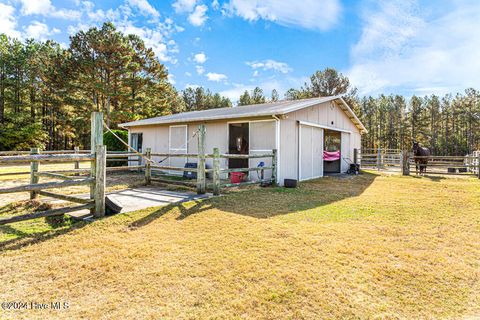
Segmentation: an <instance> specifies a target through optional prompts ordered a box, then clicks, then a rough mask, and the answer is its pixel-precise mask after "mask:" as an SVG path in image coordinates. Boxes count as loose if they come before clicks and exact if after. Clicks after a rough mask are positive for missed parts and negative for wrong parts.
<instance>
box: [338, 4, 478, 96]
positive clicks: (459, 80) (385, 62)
mask: <svg viewBox="0 0 480 320" xmlns="http://www.w3.org/2000/svg"><path fill="white" fill-rule="evenodd" d="M452 6H453V7H448V6H446V7H444V8H443V9H442V10H443V13H440V14H439V13H438V11H437V12H436V14H435V15H433V14H432V15H430V16H427V15H425V14H424V12H434V10H426V8H422V10H418V7H417V3H416V2H415V1H400V0H399V1H395V2H388V3H386V2H378V4H377V6H376V7H375V8H374V9H372V10H371V11H368V12H365V13H364V15H363V20H364V26H363V32H362V36H361V38H360V40H359V41H358V42H357V43H356V44H355V46H353V47H352V51H351V62H352V65H351V67H350V69H349V70H347V75H348V76H349V78H350V80H351V81H352V83H353V85H355V86H357V87H358V88H359V89H360V93H362V94H375V93H379V92H385V91H387V90H391V91H398V90H403V91H410V92H412V91H413V92H422V93H423V94H428V93H438V94H441V93H446V92H455V91H463V89H465V88H466V87H471V86H474V87H478V86H479V85H480V80H479V77H478V75H479V74H480V59H478V52H480V37H479V36H478V35H479V34H480V24H479V23H478V21H479V20H480V6H478V3H476V2H475V1H473V2H471V1H468V0H464V1H457V2H455V3H454V4H452Z"/></svg>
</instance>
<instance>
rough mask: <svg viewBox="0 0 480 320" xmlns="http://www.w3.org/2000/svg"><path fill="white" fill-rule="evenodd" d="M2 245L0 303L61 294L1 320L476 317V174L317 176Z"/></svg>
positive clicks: (479, 271) (479, 217)
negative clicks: (49, 306)
mask: <svg viewBox="0 0 480 320" xmlns="http://www.w3.org/2000/svg"><path fill="white" fill-rule="evenodd" d="M15 228H16V225H15V224H12V225H9V226H8V227H0V233H4V234H11V233H14V232H15ZM0 237H1V234H0ZM0 250H1V251H0V283H2V290H1V291H0V300H1V301H2V302H4V301H35V302H43V303H50V302H52V301H61V302H68V303H69V308H68V309H66V310H60V311H53V310H47V311H45V310H43V311H41V310H20V311H5V310H1V311H0V312H1V314H0V318H2V319H4V318H6V319H8V318H11V319H21V318H38V319H39V318H48V317H56V318H80V317H84V318H90V319H91V318H114V319H143V318H150V319H159V318H172V319H178V318H180V319H188V318H191V319H197V318H201V319H203V318H228V319H232V318H249V319H259V318H260V319H279V318H293V319H303V318H305V319H322V318H323V319H325V318H362V319H363V318H389V319H391V318H404V319H412V318H468V317H471V318H474V317H479V316H480V181H479V180H478V179H473V178H472V179H465V178H463V179H452V178H448V179H442V178H428V177H423V178H416V177H401V176H396V175H376V174H368V173H367V174H363V175H360V176H357V177H346V178H323V179H319V180H316V181H312V182H308V183H302V184H301V186H300V188H298V189H283V188H266V189H249V190H245V191H241V192H232V193H229V194H227V195H225V196H222V197H218V198H215V199H210V200H205V201H203V202H188V203H184V204H181V205H171V206H168V207H163V208H151V209H148V210H142V211H137V212H133V213H129V214H125V215H118V216H114V217H109V218H105V219H103V220H100V221H96V222H93V223H88V224H87V223H83V222H81V223H75V224H70V225H68V224H67V225H65V224H62V225H60V226H59V227H58V228H53V229H52V230H51V231H48V232H44V233H38V234H36V235H32V234H28V232H25V234H23V235H21V234H20V235H16V236H15V237H14V238H12V237H10V238H9V239H7V237H4V240H3V242H2V241H1V240H0Z"/></svg>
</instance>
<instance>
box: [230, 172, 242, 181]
mask: <svg viewBox="0 0 480 320" xmlns="http://www.w3.org/2000/svg"><path fill="white" fill-rule="evenodd" d="M244 178H245V173H243V172H232V173H230V182H231V183H240V182H242V181H243V179H244Z"/></svg>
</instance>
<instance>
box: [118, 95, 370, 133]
mask: <svg viewBox="0 0 480 320" xmlns="http://www.w3.org/2000/svg"><path fill="white" fill-rule="evenodd" d="M329 101H334V102H335V103H336V105H337V106H338V107H340V108H341V109H342V110H343V111H344V112H345V114H346V115H347V116H348V117H349V118H350V120H351V121H352V122H353V123H354V124H355V125H356V126H357V128H358V129H359V130H360V131H361V132H362V133H363V132H367V129H366V128H365V126H364V125H363V124H362V122H361V121H360V120H359V119H358V117H357V116H356V115H355V113H354V112H353V111H352V109H351V108H350V107H349V106H348V105H347V103H346V102H345V100H343V98H342V96H330V97H320V98H311V99H302V100H283V101H278V102H269V103H262V104H253V105H247V106H238V107H231V108H218V109H208V110H201V111H190V112H182V113H177V114H172V115H168V116H163V117H156V118H149V119H143V120H138V121H132V122H127V123H122V124H120V127H124V128H128V127H136V126H149V125H157V124H174V123H187V122H201V121H212V120H223V119H241V118H252V117H264V116H274V115H284V114H287V113H290V112H294V111H297V110H300V109H303V108H308V107H311V106H314V105H317V104H320V103H324V102H329Z"/></svg>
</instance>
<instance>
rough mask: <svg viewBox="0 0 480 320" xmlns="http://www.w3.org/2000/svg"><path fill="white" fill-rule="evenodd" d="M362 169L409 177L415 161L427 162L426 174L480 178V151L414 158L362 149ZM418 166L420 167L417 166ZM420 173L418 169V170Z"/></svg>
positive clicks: (396, 153) (399, 153) (397, 151)
mask: <svg viewBox="0 0 480 320" xmlns="http://www.w3.org/2000/svg"><path fill="white" fill-rule="evenodd" d="M358 154H359V155H358V157H359V163H360V166H361V167H362V168H371V169H376V170H393V171H395V170H397V171H399V172H402V173H403V174H404V175H409V174H410V173H411V172H415V171H416V170H417V164H416V162H415V160H416V159H417V160H427V165H426V173H427V174H446V175H476V176H478V177H479V178H480V174H479V164H480V151H475V152H473V153H472V155H466V156H425V157H419V156H414V155H413V154H412V153H411V152H407V151H399V150H395V149H380V148H379V149H375V150H373V149H363V150H361V151H359V152H358ZM419 166H420V165H419ZM418 171H420V168H418Z"/></svg>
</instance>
